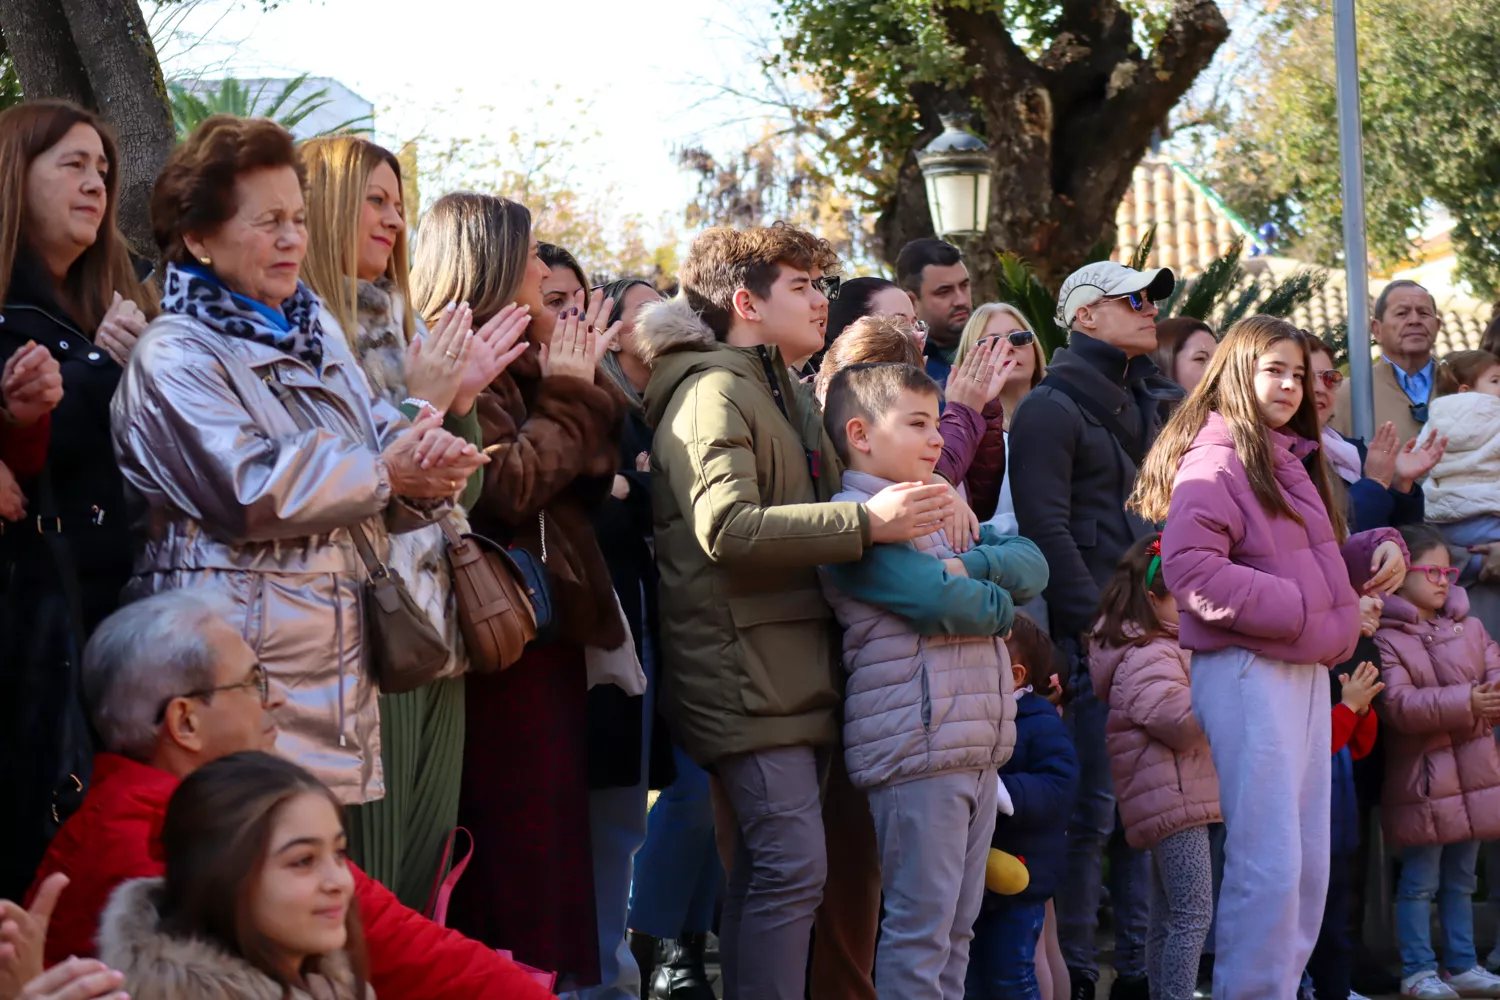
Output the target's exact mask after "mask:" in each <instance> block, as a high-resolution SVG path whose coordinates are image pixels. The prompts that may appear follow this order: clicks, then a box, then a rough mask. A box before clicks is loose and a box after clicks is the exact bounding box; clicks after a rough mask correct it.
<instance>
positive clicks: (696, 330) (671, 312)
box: [635, 295, 720, 365]
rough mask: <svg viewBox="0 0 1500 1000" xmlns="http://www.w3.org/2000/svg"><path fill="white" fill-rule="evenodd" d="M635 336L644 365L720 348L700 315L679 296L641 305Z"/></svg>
mask: <svg viewBox="0 0 1500 1000" xmlns="http://www.w3.org/2000/svg"><path fill="white" fill-rule="evenodd" d="M635 335H636V337H637V338H638V339H639V341H640V344H641V354H642V355H643V356H642V359H641V360H643V361H645V362H646V364H647V365H651V364H652V363H654V362H655V361H656V360H657V359H658V358H661V357H663V356H665V355H667V354H673V353H675V352H677V351H712V350H715V349H717V348H718V347H719V346H720V345H719V340H718V338H717V337H715V336H714V332H713V330H712V329H710V327H709V325H708V324H707V323H705V322H704V321H703V316H702V314H700V313H699V312H698V311H697V310H695V309H694V308H693V307H692V306H690V305H688V302H687V299H685V298H683V297H682V296H681V295H678V296H676V297H675V298H670V299H663V300H662V301H660V302H652V303H649V304H647V305H645V306H643V307H642V308H641V311H640V313H639V314H638V315H637V316H636V322H635Z"/></svg>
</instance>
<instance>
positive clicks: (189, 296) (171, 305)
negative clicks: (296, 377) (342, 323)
mask: <svg viewBox="0 0 1500 1000" xmlns="http://www.w3.org/2000/svg"><path fill="white" fill-rule="evenodd" d="M161 310H162V312H167V313H178V314H180V315H183V316H191V317H192V318H193V319H196V320H198V321H199V322H200V323H204V324H206V325H207V326H209V327H210V328H211V329H213V330H214V331H216V332H218V333H221V334H223V335H225V336H226V337H240V338H243V339H245V340H253V341H255V342H256V343H258V344H265V345H267V346H269V347H275V348H277V349H278V350H281V351H285V352H286V353H287V354H290V355H291V356H292V357H294V358H298V359H299V360H301V361H303V362H305V363H306V364H308V365H310V366H311V367H312V370H313V371H315V372H317V373H318V374H319V375H321V374H322V373H323V324H322V323H320V322H319V320H318V297H317V296H316V295H314V294H313V293H312V291H311V290H309V289H308V287H307V286H306V285H304V284H303V283H302V282H300V281H299V282H297V290H296V291H295V292H293V293H292V295H291V297H290V298H288V299H287V300H286V301H285V302H283V303H281V308H280V309H279V310H277V309H272V308H271V307H270V306H268V305H265V304H264V303H261V302H256V301H255V300H253V299H248V298H246V297H245V296H243V295H238V294H236V293H234V292H231V291H230V290H229V289H228V288H227V287H226V286H225V285H224V283H223V282H222V281H220V280H219V277H218V275H216V274H214V273H213V272H212V271H210V270H208V269H207V268H205V267H199V266H198V265H196V264H187V265H183V264H168V265H167V276H166V280H165V282H164V283H163V286H162V295H161Z"/></svg>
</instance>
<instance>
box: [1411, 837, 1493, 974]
mask: <svg viewBox="0 0 1500 1000" xmlns="http://www.w3.org/2000/svg"><path fill="white" fill-rule="evenodd" d="M1478 860H1479V842H1478V841H1477V840H1470V841H1465V842H1464V843H1462V844H1446V845H1443V846H1437V845H1434V846H1431V847H1425V846H1424V847H1408V848H1405V849H1404V850H1402V852H1401V879H1400V881H1399V882H1398V883H1397V884H1396V940H1397V941H1398V943H1399V945H1400V949H1401V975H1402V976H1403V977H1405V976H1414V975H1416V974H1417V973H1419V972H1436V971H1437V968H1438V963H1437V956H1436V955H1434V954H1433V951H1432V897H1433V896H1437V902H1438V919H1439V920H1440V921H1441V922H1442V925H1443V965H1445V966H1447V968H1448V971H1449V972H1467V971H1468V970H1470V969H1472V968H1473V967H1474V966H1475V965H1477V964H1479V958H1478V956H1477V955H1476V954H1475V952H1474V902H1473V896H1474V890H1475V888H1477V887H1478V885H1479V880H1478V878H1477V877H1476V876H1475V874H1474V867H1475V864H1476V863H1477V862H1478Z"/></svg>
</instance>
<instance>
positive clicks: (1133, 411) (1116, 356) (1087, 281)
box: [1008, 261, 1182, 1000]
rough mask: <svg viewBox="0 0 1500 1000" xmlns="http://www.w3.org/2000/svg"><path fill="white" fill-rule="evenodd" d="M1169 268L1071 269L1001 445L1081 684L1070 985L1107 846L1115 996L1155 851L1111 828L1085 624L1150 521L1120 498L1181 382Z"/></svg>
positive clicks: (1102, 714) (1087, 983) (1087, 972)
mask: <svg viewBox="0 0 1500 1000" xmlns="http://www.w3.org/2000/svg"><path fill="white" fill-rule="evenodd" d="M1175 284H1176V279H1175V278H1174V277H1173V276H1172V272H1171V271H1170V270H1167V269H1166V268H1156V269H1153V270H1147V271H1137V270H1135V269H1133V268H1129V267H1126V266H1125V265H1123V264H1116V263H1113V262H1111V261H1101V262H1099V263H1095V264H1089V265H1087V266H1085V267H1083V268H1081V269H1079V270H1078V271H1075V272H1074V273H1073V274H1072V275H1070V276H1069V277H1068V279H1067V280H1066V281H1064V282H1063V285H1062V290H1061V291H1060V292H1059V294H1058V311H1057V317H1056V319H1057V324H1058V325H1059V326H1061V327H1063V328H1064V329H1066V330H1068V331H1069V333H1068V346H1067V347H1066V348H1063V349H1060V350H1058V351H1055V352H1054V353H1053V355H1052V358H1051V363H1050V364H1049V366H1048V368H1047V376H1046V378H1044V379H1043V380H1042V381H1041V383H1040V384H1039V385H1037V387H1036V388H1035V389H1033V390H1031V392H1029V393H1028V394H1027V395H1026V398H1025V399H1023V400H1022V401H1021V405H1020V407H1019V408H1018V409H1017V410H1016V414H1015V416H1014V417H1013V418H1012V420H1011V425H1010V436H1009V438H1008V446H1009V449H1010V467H1009V475H1010V477H1011V496H1012V497H1013V499H1014V501H1015V509H1016V521H1017V523H1018V525H1019V528H1020V533H1021V535H1022V536H1023V537H1025V538H1029V539H1031V540H1032V541H1033V542H1035V543H1036V544H1037V546H1038V547H1040V548H1041V550H1042V553H1043V555H1045V556H1046V557H1047V565H1048V567H1049V568H1050V570H1051V582H1050V583H1049V584H1048V586H1047V591H1046V594H1045V597H1046V601H1047V613H1048V616H1049V618H1050V624H1051V629H1052V637H1053V639H1054V640H1055V641H1056V642H1057V643H1058V645H1059V646H1061V647H1062V648H1063V650H1064V652H1065V653H1066V655H1067V656H1068V658H1069V660H1070V661H1071V662H1070V663H1069V670H1070V672H1071V674H1072V677H1073V681H1074V689H1075V690H1076V692H1077V697H1076V698H1075V699H1074V701H1073V703H1072V705H1071V706H1070V707H1069V709H1068V712H1069V723H1070V729H1071V730H1072V732H1073V739H1074V743H1075V745H1076V746H1077V749H1078V759H1079V765H1080V772H1081V773H1080V784H1079V795H1078V804H1077V808H1076V809H1075V811H1074V815H1073V819H1072V822H1071V823H1070V824H1069V827H1068V873H1067V876H1066V879H1065V884H1064V885H1063V886H1062V887H1061V888H1060V890H1059V891H1058V894H1057V920H1058V938H1059V943H1060V944H1061V945H1062V952H1063V958H1064V960H1065V961H1066V962H1067V964H1068V969H1069V974H1070V976H1071V979H1072V989H1071V995H1072V996H1075V997H1083V996H1086V997H1093V995H1094V989H1095V983H1096V982H1097V981H1098V978H1099V966H1098V957H1097V956H1098V949H1097V946H1096V944H1095V938H1096V934H1097V930H1098V913H1099V895H1100V888H1101V885H1102V881H1103V875H1102V862H1103V856H1104V852H1105V849H1106V847H1107V846H1108V847H1109V849H1110V883H1111V887H1112V890H1111V898H1112V900H1113V903H1114V912H1115V972H1116V974H1117V975H1118V979H1117V980H1116V982H1115V986H1114V988H1113V990H1112V991H1111V993H1110V996H1111V997H1112V998H1115V1000H1131V998H1134V997H1140V998H1142V1000H1144V998H1145V997H1146V995H1147V989H1146V967H1145V958H1146V954H1145V953H1146V922H1147V915H1148V914H1147V910H1148V906H1149V900H1150V885H1151V870H1150V864H1149V857H1148V855H1147V854H1146V853H1145V852H1143V851H1136V850H1132V849H1131V848H1130V847H1128V846H1127V845H1126V844H1125V843H1124V840H1123V839H1122V838H1120V837H1118V836H1116V837H1114V838H1113V841H1112V839H1111V834H1114V833H1115V832H1116V827H1117V821H1116V810H1115V798H1114V785H1113V782H1112V780H1111V778H1110V772H1109V756H1108V753H1107V751H1106V750H1105V747H1104V725H1105V721H1106V720H1107V718H1108V715H1109V709H1108V706H1107V705H1106V704H1104V703H1103V702H1101V701H1099V699H1097V698H1096V697H1094V687H1093V684H1092V682H1091V681H1090V680H1089V677H1088V664H1087V663H1086V661H1085V660H1084V656H1083V650H1084V649H1086V648H1087V647H1086V645H1085V643H1084V642H1083V635H1084V633H1086V632H1087V631H1088V630H1089V629H1090V628H1091V627H1092V626H1093V624H1094V616H1095V614H1096V613H1097V610H1098V607H1099V594H1100V591H1101V589H1102V588H1103V587H1104V584H1105V582H1106V581H1107V580H1108V578H1109V577H1110V576H1111V575H1112V574H1113V573H1114V570H1115V565H1116V563H1118V562H1119V559H1120V557H1121V556H1122V555H1123V554H1124V553H1125V550H1126V549H1128V548H1129V547H1130V546H1131V545H1132V544H1133V543H1134V542H1135V540H1136V539H1137V538H1140V537H1141V536H1143V535H1144V534H1146V533H1147V532H1148V531H1150V530H1151V526H1150V525H1148V524H1146V523H1145V522H1144V521H1142V520H1141V519H1140V518H1138V517H1136V516H1135V515H1133V514H1130V513H1128V512H1127V511H1126V510H1125V500H1126V498H1127V497H1129V495H1130V492H1131V490H1132V489H1133V488H1134V486H1135V477H1136V470H1137V468H1138V467H1139V465H1140V463H1141V461H1142V459H1143V458H1144V456H1145V454H1146V452H1147V451H1149V450H1150V448H1151V445H1152V443H1153V442H1154V441H1155V440H1156V435H1157V433H1158V432H1159V431H1160V430H1161V408H1162V403H1163V402H1164V401H1167V400H1176V399H1181V398H1182V389H1181V388H1179V387H1178V386H1177V385H1175V384H1174V383H1173V382H1172V381H1171V380H1169V379H1168V378H1167V377H1166V376H1164V375H1162V374H1161V373H1160V372H1159V371H1158V370H1157V367H1156V364H1155V363H1154V362H1153V361H1152V360H1151V358H1150V353H1151V352H1152V351H1153V350H1155V349H1156V324H1155V319H1156V302H1157V301H1158V300H1160V299H1164V298H1166V297H1167V296H1168V295H1170V294H1171V293H1172V288H1173V287H1174V285H1175Z"/></svg>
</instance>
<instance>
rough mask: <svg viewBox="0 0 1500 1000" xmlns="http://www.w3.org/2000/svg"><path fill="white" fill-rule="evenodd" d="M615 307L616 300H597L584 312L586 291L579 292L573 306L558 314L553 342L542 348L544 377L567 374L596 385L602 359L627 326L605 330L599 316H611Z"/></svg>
mask: <svg viewBox="0 0 1500 1000" xmlns="http://www.w3.org/2000/svg"><path fill="white" fill-rule="evenodd" d="M614 306H615V300H614V299H601V298H595V299H594V301H593V302H591V303H590V304H589V306H588V308H587V309H584V307H583V292H582V290H580V291H578V292H575V293H574V295H573V305H572V306H570V307H568V308H567V309H564V310H563V311H562V312H560V313H558V319H557V326H555V327H554V328H553V330H552V343H550V344H544V345H542V377H544V378H554V377H556V376H559V375H567V376H571V377H572V378H579V379H583V380H584V381H585V382H592V381H593V380H594V371H595V369H596V368H598V366H599V361H600V359H601V358H603V357H604V352H606V351H608V350H609V345H610V343H611V342H612V341H613V340H614V339H615V336H616V335H617V334H619V332H620V327H621V326H622V325H624V324H623V323H621V322H619V321H616V322H615V323H614V324H613V325H612V326H610V328H609V329H607V330H605V329H601V324H600V320H599V317H600V316H601V315H603V316H608V315H609V314H610V312H611V311H612V310H613V309H614Z"/></svg>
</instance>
